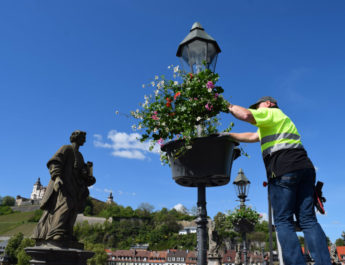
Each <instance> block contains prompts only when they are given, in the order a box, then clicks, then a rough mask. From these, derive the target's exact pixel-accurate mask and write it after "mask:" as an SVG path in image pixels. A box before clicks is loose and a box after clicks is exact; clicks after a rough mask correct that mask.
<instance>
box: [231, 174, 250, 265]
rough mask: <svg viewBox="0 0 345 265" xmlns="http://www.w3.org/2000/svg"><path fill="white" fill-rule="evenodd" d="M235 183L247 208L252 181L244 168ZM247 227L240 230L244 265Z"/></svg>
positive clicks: (241, 202) (242, 206) (245, 264)
mask: <svg viewBox="0 0 345 265" xmlns="http://www.w3.org/2000/svg"><path fill="white" fill-rule="evenodd" d="M233 184H234V185H235V190H236V194H237V197H238V198H239V199H240V207H241V208H245V207H246V205H245V201H246V198H247V196H248V192H249V186H250V181H249V180H248V179H247V177H246V175H244V172H243V170H242V168H240V170H239V171H238V175H237V177H236V178H235V180H234V182H233ZM246 232H247V231H246V229H243V231H240V233H241V235H242V241H243V259H244V265H247V242H246V241H247V239H246Z"/></svg>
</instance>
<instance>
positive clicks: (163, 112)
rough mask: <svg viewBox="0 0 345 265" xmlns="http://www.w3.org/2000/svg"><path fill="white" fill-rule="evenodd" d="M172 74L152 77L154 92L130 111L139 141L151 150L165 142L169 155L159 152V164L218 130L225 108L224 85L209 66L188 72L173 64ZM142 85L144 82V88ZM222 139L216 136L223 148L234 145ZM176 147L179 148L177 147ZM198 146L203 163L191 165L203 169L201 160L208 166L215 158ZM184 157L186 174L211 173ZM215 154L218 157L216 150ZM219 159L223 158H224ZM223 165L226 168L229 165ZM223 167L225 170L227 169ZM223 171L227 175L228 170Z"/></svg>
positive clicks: (227, 130) (226, 108)
mask: <svg viewBox="0 0 345 265" xmlns="http://www.w3.org/2000/svg"><path fill="white" fill-rule="evenodd" d="M173 77H174V79H172V80H167V79H165V77H164V76H161V77H159V76H156V77H155V79H154V81H152V82H151V83H150V86H152V87H153V88H154V94H151V95H149V96H145V97H144V99H145V102H144V103H142V104H141V108H140V109H139V108H138V109H137V110H136V111H132V112H131V115H132V116H133V117H134V118H135V119H136V120H137V124H133V126H132V128H133V129H134V130H138V131H143V133H142V134H141V138H140V141H142V142H144V141H149V143H150V148H151V150H153V149H154V148H156V144H159V145H160V146H163V145H165V146H166V148H162V150H163V151H165V150H167V151H169V150H170V151H169V153H170V158H169V157H168V156H167V154H166V153H165V152H161V160H162V163H163V164H168V163H170V162H171V161H172V160H171V158H172V157H174V158H176V157H177V156H179V155H182V154H184V153H185V152H187V151H188V150H189V149H191V148H192V149H194V145H196V146H199V142H200V140H196V138H198V137H205V136H206V137H207V136H209V135H212V134H216V133H218V132H219V131H218V129H217V127H218V126H220V125H221V124H220V118H219V116H220V114H221V113H227V112H228V111H229V110H228V106H229V104H230V103H229V102H228V101H227V100H226V99H225V98H224V97H223V95H222V93H223V92H224V89H223V88H222V87H220V86H218V85H217V82H218V79H219V76H218V74H215V73H213V72H211V71H210V70H209V69H204V70H202V71H200V72H199V73H197V74H192V73H184V72H182V71H181V70H179V67H178V66H176V67H173ZM146 87H147V86H145V85H144V89H146ZM116 113H118V112H116ZM232 127H233V123H232V122H228V127H227V128H224V130H223V132H230V131H231V129H232ZM224 139H227V140H224ZM224 139H219V140H218V141H216V142H219V141H220V142H221V143H224V142H226V143H227V144H226V145H227V147H226V148H228V147H229V146H232V145H234V143H233V142H231V141H230V138H229V137H227V138H224ZM169 141H172V142H169ZM212 141H215V140H212ZM201 142H202V141H201ZM230 142H231V143H230ZM193 143H194V144H193ZM219 145H221V144H219ZM177 147H178V148H179V149H180V150H177ZM217 148H218V147H217ZM199 149H200V148H199ZM199 149H198V150H199ZM201 149H202V150H205V154H204V155H203V157H204V158H203V162H202V163H203V165H200V163H199V165H195V166H196V167H199V168H201V169H200V170H202V171H201V172H203V171H204V168H205V166H204V164H205V162H207V163H206V164H207V167H208V165H209V164H210V163H209V162H208V160H211V161H213V160H215V159H214V158H213V156H214V154H213V153H212V154H211V153H210V151H207V149H205V148H204V147H202V148H201ZM212 150H214V152H216V153H217V152H220V154H225V153H224V152H225V151H219V150H218V149H217V150H215V148H212ZM175 151H176V152H175ZM227 152H229V153H228V154H227V156H228V157H227V158H226V159H228V158H229V157H230V160H231V162H232V156H231V154H232V149H231V150H229V151H227ZM198 153H199V151H193V152H192V154H193V156H194V154H198ZM220 156H222V155H220ZM184 157H185V158H187V160H188V162H186V163H187V164H186V165H188V166H186V170H187V171H188V173H186V174H187V176H189V175H193V176H194V175H201V176H203V177H204V176H205V174H208V176H211V175H214V174H210V173H209V170H210V169H208V170H206V173H199V171H200V170H196V169H194V166H192V167H190V166H189V163H193V165H194V162H190V154H185V155H184ZM217 157H219V155H218V154H217ZM169 159H170V162H169ZM219 159H220V160H222V159H223V160H224V159H225V158H219ZM182 160H183V158H181V159H179V160H176V161H175V162H174V163H175V164H179V163H182V165H185V162H180V161H182ZM196 160H200V157H199V156H198V157H197V158H196ZM192 161H194V159H192ZM226 162H227V163H228V162H229V161H226ZM231 162H230V163H231ZM211 164H212V163H211ZM183 167H184V166H182V168H183ZM218 167H220V166H218ZM225 167H226V168H229V166H225ZM181 170H182V169H181ZM190 171H192V172H190ZM223 171H225V172H226V171H227V170H223ZM194 172H197V173H194ZM183 174H184V173H183ZM227 174H228V175H229V173H227ZM221 175H224V173H221ZM193 185H194V184H193Z"/></svg>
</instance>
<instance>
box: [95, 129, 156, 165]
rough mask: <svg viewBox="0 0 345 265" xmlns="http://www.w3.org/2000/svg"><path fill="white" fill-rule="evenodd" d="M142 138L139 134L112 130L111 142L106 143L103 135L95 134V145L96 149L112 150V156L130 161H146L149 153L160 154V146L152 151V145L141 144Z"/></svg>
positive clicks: (109, 138) (147, 143)
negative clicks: (150, 148)
mask: <svg viewBox="0 0 345 265" xmlns="http://www.w3.org/2000/svg"><path fill="white" fill-rule="evenodd" d="M140 137H141V135H140V134H139V133H131V134H127V133H125V132H118V131H116V130H111V131H110V132H109V133H108V136H107V138H108V140H109V141H110V142H104V141H103V137H102V135H100V134H95V135H94V141H93V144H94V146H95V147H99V148H107V149H112V152H111V155H112V156H116V157H123V158H128V159H140V160H144V159H145V158H147V154H149V153H154V154H159V147H158V145H156V146H155V148H154V149H153V150H152V151H150V150H149V147H150V143H149V142H144V143H142V142H140V141H139V139H140Z"/></svg>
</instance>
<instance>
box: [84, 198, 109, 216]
mask: <svg viewBox="0 0 345 265" xmlns="http://www.w3.org/2000/svg"><path fill="white" fill-rule="evenodd" d="M106 207H107V204H106V203H105V202H102V201H99V200H97V199H94V198H92V197H88V198H87V199H86V206H85V210H84V212H83V214H84V215H85V216H94V215H99V214H100V212H102V211H103V210H104V209H105V208H106Z"/></svg>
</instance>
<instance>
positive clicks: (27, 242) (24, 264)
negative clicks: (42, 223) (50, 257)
mask: <svg viewBox="0 0 345 265" xmlns="http://www.w3.org/2000/svg"><path fill="white" fill-rule="evenodd" d="M34 245H35V241H34V240H33V239H31V238H24V239H23V240H22V242H21V243H20V245H19V247H18V249H17V260H18V265H29V264H30V262H29V261H30V260H31V257H30V256H29V255H28V254H26V252H25V250H24V249H25V248H27V247H33V246H34Z"/></svg>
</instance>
